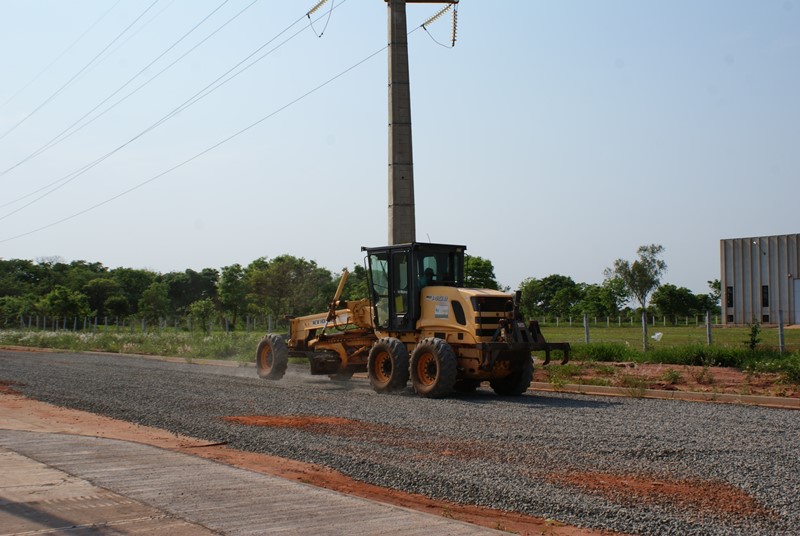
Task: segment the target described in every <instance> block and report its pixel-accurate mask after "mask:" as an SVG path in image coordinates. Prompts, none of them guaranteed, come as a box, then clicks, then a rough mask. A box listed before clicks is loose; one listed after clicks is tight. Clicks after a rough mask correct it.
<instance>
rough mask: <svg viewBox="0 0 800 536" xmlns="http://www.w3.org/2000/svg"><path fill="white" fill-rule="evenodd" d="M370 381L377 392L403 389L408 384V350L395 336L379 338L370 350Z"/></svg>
mask: <svg viewBox="0 0 800 536" xmlns="http://www.w3.org/2000/svg"><path fill="white" fill-rule="evenodd" d="M367 373H368V374H369V383H370V385H372V388H373V389H374V390H375V392H376V393H391V392H394V391H401V390H403V389H405V388H406V384H408V350H406V346H405V345H404V344H403V343H402V342H400V341H399V340H398V339H395V338H394V337H384V338H382V339H379V340H378V341H377V342H376V343H375V344H374V345H373V346H372V349H371V350H370V351H369V359H368V361H367Z"/></svg>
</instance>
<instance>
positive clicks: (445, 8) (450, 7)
mask: <svg viewBox="0 0 800 536" xmlns="http://www.w3.org/2000/svg"><path fill="white" fill-rule="evenodd" d="M452 7H453V4H447V5H446V6H445V7H443V8H442V9H440V10H439V12H438V13H436V15H434V16H433V17H431V18H429V19H428V20H426V21H425V22H423V23H422V26H423V27H427V26H428V25H429V24H431V23H432V22H435V21H436V20H437V19H438V18H440V17H441V16H442V15H444V14H445V13H447V12H448V11H449V10H450V9H452Z"/></svg>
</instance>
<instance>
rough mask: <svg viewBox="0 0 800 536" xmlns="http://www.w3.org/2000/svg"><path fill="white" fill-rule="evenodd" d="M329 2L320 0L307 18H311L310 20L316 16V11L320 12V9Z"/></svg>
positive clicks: (307, 14)
mask: <svg viewBox="0 0 800 536" xmlns="http://www.w3.org/2000/svg"><path fill="white" fill-rule="evenodd" d="M327 1H328V0H319V2H317V5H315V6H314V7H312V8H311V9H310V10H309V11H308V13H306V17H309V18H310V17H311V15H313V14H314V13H315V12H316V11H318V10H319V8H321V7H322V6H323V4H325V2H327Z"/></svg>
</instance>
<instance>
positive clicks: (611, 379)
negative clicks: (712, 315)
mask: <svg viewBox="0 0 800 536" xmlns="http://www.w3.org/2000/svg"><path fill="white" fill-rule="evenodd" d="M570 364H571V365H574V366H575V367H578V369H579V372H578V373H577V374H575V375H571V376H569V377H565V378H563V380H564V383H567V384H571V383H572V384H580V383H587V384H592V383H594V384H595V385H610V386H614V387H635V386H638V387H643V388H645V389H660V390H664V391H687V392H706V393H728V394H736V395H763V396H782V397H791V398H800V386H798V385H791V384H788V383H785V382H784V381H783V379H782V378H781V375H780V374H766V373H761V374H748V373H747V372H742V371H740V370H737V369H734V368H728V367H697V366H685V365H658V364H649V363H644V364H642V363H597V362H570ZM533 380H534V381H537V382H550V381H551V375H550V371H549V370H548V367H543V366H537V367H535V368H534V378H533Z"/></svg>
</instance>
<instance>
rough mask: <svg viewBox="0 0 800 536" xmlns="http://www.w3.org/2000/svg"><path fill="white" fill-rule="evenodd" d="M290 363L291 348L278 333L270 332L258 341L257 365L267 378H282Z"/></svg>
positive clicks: (259, 373)
mask: <svg viewBox="0 0 800 536" xmlns="http://www.w3.org/2000/svg"><path fill="white" fill-rule="evenodd" d="M288 364H289V348H287V346H286V343H285V342H283V339H281V338H280V337H279V336H278V335H273V334H269V335H267V336H266V337H264V338H263V339H261V342H260V343H258V349H257V350H256V367H257V368H258V375H259V377H261V378H264V379H265V380H280V379H281V378H283V375H284V374H285V373H286V367H287V366H288Z"/></svg>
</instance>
